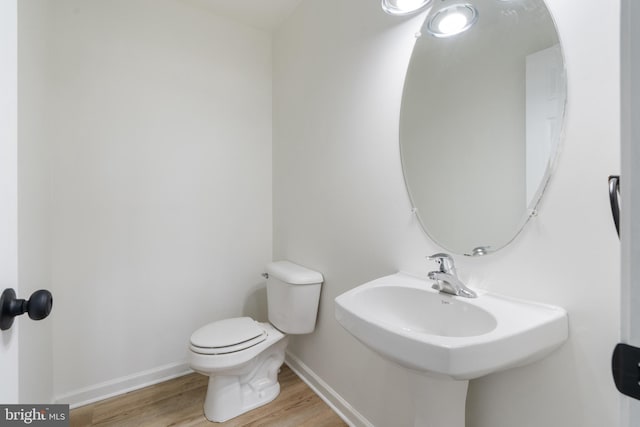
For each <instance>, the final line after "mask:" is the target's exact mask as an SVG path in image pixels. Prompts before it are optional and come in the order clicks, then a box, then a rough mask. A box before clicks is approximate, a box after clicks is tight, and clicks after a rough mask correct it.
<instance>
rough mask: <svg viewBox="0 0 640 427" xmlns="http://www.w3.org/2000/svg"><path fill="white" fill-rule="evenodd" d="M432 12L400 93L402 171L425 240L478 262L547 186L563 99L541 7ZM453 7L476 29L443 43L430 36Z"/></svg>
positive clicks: (443, 5) (521, 0)
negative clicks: (467, 17)
mask: <svg viewBox="0 0 640 427" xmlns="http://www.w3.org/2000/svg"><path fill="white" fill-rule="evenodd" d="M435 3H436V4H435V5H434V6H433V8H432V10H431V11H430V12H429V13H428V15H427V17H426V20H425V23H424V24H423V27H422V30H421V34H418V35H416V37H417V40H416V43H415V47H414V49H413V53H412V56H411V61H410V64H409V68H408V70H407V76H406V80H405V86H404V92H403V95H402V108H401V115H400V149H401V155H402V166H403V172H404V176H405V182H406V184H407V189H408V191H409V196H410V198H411V201H412V203H413V206H414V209H415V211H416V214H417V215H418V218H419V220H420V223H421V224H422V227H423V228H424V230H425V231H426V233H427V234H428V235H429V236H430V237H431V238H432V239H433V240H434V241H435V242H436V243H437V244H438V245H440V246H442V247H443V248H445V249H446V250H447V251H449V252H452V253H457V254H465V255H484V254H485V253H488V252H493V251H496V250H498V249H500V248H502V247H504V246H505V245H507V244H508V243H509V242H511V241H512V240H513V239H514V238H515V237H516V235H517V234H518V233H519V232H520V230H521V229H522V227H523V226H524V225H525V223H526V222H527V220H528V219H529V217H530V216H531V215H532V213H534V212H535V209H536V206H537V205H538V202H539V200H540V197H541V196H542V194H543V192H544V189H545V186H546V184H547V182H548V180H549V176H550V173H551V169H552V165H553V162H554V159H555V156H556V153H557V150H558V144H559V140H560V134H561V128H562V121H563V117H564V108H565V100H566V79H565V71H564V63H563V59H562V52H561V49H560V44H559V39H558V34H557V32H556V28H555V25H554V23H553V20H552V18H551V15H550V14H549V11H548V10H547V8H546V6H545V4H544V2H543V1H542V0H511V1H509V0H471V1H464V2H462V3H461V2H459V1H455V0H436V1H435ZM451 6H455V7H457V8H458V9H461V8H462V7H464V8H465V10H467V9H469V8H473V9H474V11H473V12H475V15H474V14H473V13H472V12H469V16H470V17H471V18H473V20H475V23H474V24H473V25H468V24H467V27H469V28H468V29H466V31H463V32H459V33H458V34H455V35H452V36H447V34H442V33H440V32H438V31H439V30H438V28H444V27H443V25H442V23H443V22H444V21H445V20H446V19H447V18H450V16H446V13H448V12H447V10H445V9H447V8H449V7H451ZM454 9H455V8H454ZM450 15H451V13H450ZM443 16H444V18H443ZM433 18H435V19H433ZM449 21H451V22H453V20H452V19H449ZM434 28H435V30H434ZM459 28H462V25H459Z"/></svg>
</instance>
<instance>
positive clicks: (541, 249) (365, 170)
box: [273, 0, 620, 427]
mask: <svg viewBox="0 0 640 427" xmlns="http://www.w3.org/2000/svg"><path fill="white" fill-rule="evenodd" d="M548 3H549V7H550V9H551V12H552V14H553V15H554V16H555V19H556V20H557V26H558V29H559V33H560V38H561V41H562V43H563V46H564V49H565V55H566V64H567V71H568V79H569V82H568V92H569V94H568V104H569V110H568V115H567V120H566V127H565V139H564V141H563V144H562V147H561V154H560V158H559V161H558V168H557V173H556V174H555V175H554V176H553V178H552V181H551V183H550V187H549V190H548V192H547V194H546V195H545V198H544V200H543V202H542V204H541V206H540V212H539V215H538V217H536V218H534V219H533V221H532V222H530V223H529V224H528V226H527V227H526V229H525V231H524V232H523V233H522V234H521V235H520V236H519V237H518V239H517V240H516V241H515V242H514V243H513V244H511V245H510V246H509V247H507V248H506V249H504V250H502V251H501V252H499V253H497V254H494V255H490V256H488V257H485V258H478V259H468V258H466V259H462V258H458V266H459V268H458V270H459V272H460V274H461V276H462V278H463V279H464V280H465V281H467V282H468V283H469V284H470V285H471V286H475V287H480V288H485V289H489V290H492V291H495V292H499V293H503V294H506V295H512V296H516V297H522V298H527V299H530V300H534V301H540V302H546V303H551V304H557V305H560V306H563V307H565V308H566V309H567V310H568V312H569V316H570V328H571V330H570V338H569V341H568V342H567V343H566V344H565V345H564V346H563V347H562V348H561V349H560V350H558V351H556V352H555V353H554V354H552V355H551V356H550V357H548V358H547V359H545V360H544V361H541V362H538V363H535V364H533V365H530V366H527V367H524V368H519V369H515V370H510V371H507V372H503V373H499V374H495V375H492V376H489V377H486V378H484V379H480V380H475V381H472V382H471V384H470V387H469V394H468V401H467V425H468V426H470V427H512V426H514V425H518V426H520V427H539V426H542V425H544V426H550V427H551V426H554V427H561V426H562V427H567V426H571V427H602V426H614V425H617V424H618V421H619V414H618V406H619V401H620V399H619V397H618V394H617V392H616V390H615V388H614V386H613V383H612V380H611V376H610V356H611V351H612V349H613V346H614V344H615V343H616V341H617V339H618V331H619V323H620V322H619V313H620V307H619V280H620V275H619V256H620V255H619V243H618V240H617V236H616V234H615V231H614V228H613V225H612V222H611V215H610V210H609V205H608V197H607V191H606V188H607V186H606V179H607V176H608V175H609V174H611V173H616V172H617V171H618V170H619V164H618V163H619V142H618V141H619V130H618V125H619V76H618V71H619V66H618V64H619V53H618V52H619V50H618V47H619V45H618V37H619V23H618V21H619V15H618V14H619V9H618V7H617V6H616V4H612V3H611V2H608V1H605V0H591V1H589V2H582V1H577V0H570V1H569V0H550V1H549V2H548ZM576 11H579V13H576ZM594 22H598V28H599V30H598V31H594V30H593V23H594ZM329 23H330V24H329ZM419 24H420V22H419V21H418V19H412V20H404V21H403V20H401V19H397V18H392V17H388V16H385V15H384V14H382V12H380V10H379V4H378V2H370V1H365V0H358V1H351V2H343V1H339V0H327V1H323V2H316V1H306V2H304V3H303V4H302V5H301V6H300V7H299V8H298V9H297V10H296V12H295V13H294V15H293V16H292V17H291V18H290V19H289V20H288V21H287V22H286V23H285V25H284V26H283V27H282V28H281V29H280V30H279V31H278V33H277V34H276V36H275V39H274V140H273V142H274V159H273V170H274V200H273V201H274V257H275V258H289V259H291V260H293V261H296V262H299V263H301V264H304V265H307V266H309V267H311V268H315V269H318V270H319V271H321V272H323V274H324V275H325V278H326V281H325V284H324V287H323V293H322V300H321V308H320V313H319V324H318V328H317V330H316V332H315V333H314V334H312V335H308V336H300V337H296V338H295V339H293V340H292V343H291V345H290V351H291V353H292V354H293V355H294V356H295V357H297V358H299V359H300V360H301V361H302V362H303V363H304V364H305V365H306V366H307V367H308V368H309V369H311V370H312V371H313V372H314V373H315V374H316V375H317V376H319V377H320V378H321V379H322V380H323V381H324V382H325V383H326V384H327V385H328V386H329V387H331V388H332V389H334V390H335V391H336V392H337V393H338V394H339V395H340V396H341V397H342V398H344V399H345V400H346V401H347V402H348V404H349V405H351V406H352V407H353V408H354V409H355V410H356V411H359V412H360V413H361V414H363V416H364V417H366V418H367V419H368V420H369V421H370V422H371V423H373V424H374V425H376V426H385V425H394V426H406V425H411V423H412V417H411V414H412V413H413V409H414V408H413V403H412V402H411V400H412V399H411V398H412V395H411V393H410V392H409V387H410V382H409V376H410V375H411V374H410V373H409V372H407V371H405V370H403V369H402V368H399V367H397V366H396V365H394V364H392V363H389V362H386V361H385V360H383V359H381V358H380V357H378V356H376V355H375V354H374V353H373V352H371V351H370V350H368V349H366V348H365V347H364V346H362V345H361V344H359V343H358V342H357V341H356V340H355V339H354V338H352V337H351V336H349V335H348V334H347V333H346V332H345V331H344V330H343V329H342V328H341V327H340V326H339V325H338V324H337V322H336V321H335V320H334V316H333V299H334V297H335V296H337V295H339V294H340V293H342V292H344V291H346V290H348V289H351V288H353V287H354V286H357V285H359V284H361V283H363V282H365V281H367V280H370V279H373V278H375V277H379V276H382V275H385V274H390V273H392V272H394V271H396V270H399V269H403V270H408V271H411V272H414V273H422V274H425V273H426V272H427V271H429V269H432V268H433V266H432V265H428V264H427V263H426V262H425V260H424V256H425V255H429V254H431V253H434V252H436V251H437V250H438V248H437V247H436V246H435V245H434V244H432V243H431V242H430V241H429V240H428V239H427V238H426V237H424V235H423V233H422V231H421V230H420V229H419V227H418V225H417V223H416V222H415V221H414V220H413V219H412V217H411V214H410V204H409V200H408V197H407V195H406V191H405V189H404V183H403V180H402V172H401V169H400V159H399V153H398V140H397V129H398V112H399V106H400V97H401V90H402V79H403V77H404V71H405V68H406V65H407V62H408V60H409V56H410V45H411V44H412V43H410V42H409V41H410V39H411V37H413V33H414V32H415V31H416V29H417V28H418V27H419ZM354 379H357V381H354ZM420 404H421V403H420Z"/></svg>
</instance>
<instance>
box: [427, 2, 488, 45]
mask: <svg viewBox="0 0 640 427" xmlns="http://www.w3.org/2000/svg"><path fill="white" fill-rule="evenodd" d="M477 20H478V11H477V10H476V8H475V7H473V5H471V4H469V3H465V4H453V5H451V6H447V7H444V8H442V9H440V10H438V11H437V12H435V13H434V14H433V15H432V16H431V17H429V18H428V21H427V31H428V32H429V34H431V35H433V36H435V37H451V36H454V35H456V34H460V33H462V32H464V31H467V30H468V29H469V28H471V27H472V26H473V24H475V23H476V21H477Z"/></svg>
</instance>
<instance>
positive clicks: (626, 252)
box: [620, 0, 640, 427]
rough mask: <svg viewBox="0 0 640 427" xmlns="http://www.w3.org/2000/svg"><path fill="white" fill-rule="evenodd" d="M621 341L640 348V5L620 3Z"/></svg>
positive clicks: (626, 410)
mask: <svg viewBox="0 0 640 427" xmlns="http://www.w3.org/2000/svg"><path fill="white" fill-rule="evenodd" d="M621 8H622V9H621V19H622V21H621V28H622V37H621V43H622V45H621V91H622V92H621V100H622V105H621V114H622V120H621V126H622V128H621V136H622V147H621V148H622V164H621V191H622V214H621V217H620V231H621V233H620V238H621V240H620V241H621V245H622V292H621V295H622V301H621V340H622V342H623V343H627V344H630V345H632V346H635V347H640V74H639V71H640V27H639V26H638V25H637V22H638V19H640V2H638V1H637V0H622V3H621ZM621 420H622V423H621V425H622V427H634V426H639V425H640V400H635V399H632V398H630V397H626V396H623V397H622V417H621Z"/></svg>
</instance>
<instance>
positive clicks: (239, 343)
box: [190, 317, 268, 355]
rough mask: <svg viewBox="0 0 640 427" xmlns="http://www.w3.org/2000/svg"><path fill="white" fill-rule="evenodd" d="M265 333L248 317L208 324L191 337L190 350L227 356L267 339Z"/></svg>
mask: <svg viewBox="0 0 640 427" xmlns="http://www.w3.org/2000/svg"><path fill="white" fill-rule="evenodd" d="M267 335H268V334H267V331H265V329H264V328H263V327H262V326H261V325H260V324H259V323H258V322H256V321H255V320H253V319H252V318H250V317H234V318H232V319H224V320H218V321H217V322H213V323H209V324H208V325H205V326H203V327H201V328H200V329H198V330H197V331H195V332H194V333H193V334H192V335H191V346H190V347H191V350H192V351H193V352H194V353H199V354H210V355H216V354H228V353H235V352H238V351H242V350H246V349H247V348H250V347H253V346H255V345H258V344H260V343H261V342H263V341H265V340H266V339H267Z"/></svg>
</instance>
